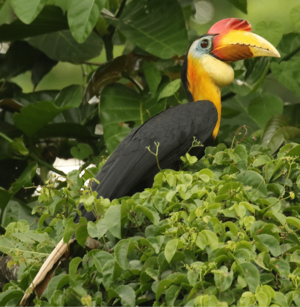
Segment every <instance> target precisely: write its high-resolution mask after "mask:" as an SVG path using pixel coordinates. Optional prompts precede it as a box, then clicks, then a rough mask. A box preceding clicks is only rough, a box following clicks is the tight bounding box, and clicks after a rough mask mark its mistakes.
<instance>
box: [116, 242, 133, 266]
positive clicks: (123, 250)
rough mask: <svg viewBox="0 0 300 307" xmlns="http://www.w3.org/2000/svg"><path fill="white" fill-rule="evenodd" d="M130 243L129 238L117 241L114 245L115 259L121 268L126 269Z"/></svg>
mask: <svg viewBox="0 0 300 307" xmlns="http://www.w3.org/2000/svg"><path fill="white" fill-rule="evenodd" d="M130 244H131V239H126V240H121V241H119V242H118V243H117V245H116V247H115V256H116V260H117V262H118V264H119V266H120V267H121V268H122V269H123V270H127V269H128V265H129V262H128V259H127V254H128V251H129V247H130Z"/></svg>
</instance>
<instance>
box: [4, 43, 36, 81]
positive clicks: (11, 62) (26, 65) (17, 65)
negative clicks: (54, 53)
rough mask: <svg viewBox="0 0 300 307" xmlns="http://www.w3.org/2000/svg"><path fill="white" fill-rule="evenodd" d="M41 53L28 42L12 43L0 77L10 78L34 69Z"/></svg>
mask: <svg viewBox="0 0 300 307" xmlns="http://www.w3.org/2000/svg"><path fill="white" fill-rule="evenodd" d="M40 55H41V53H40V52H39V51H38V50H36V49H35V48H33V47H32V46H30V45H29V44H28V43H26V42H19V41H17V42H14V43H12V44H11V45H10V47H9V49H8V51H7V53H6V54H5V57H4V59H3V60H2V61H1V66H0V79H2V78H4V79H10V78H12V77H15V76H17V75H19V74H21V73H24V72H25V71H27V70H30V69H32V67H33V65H34V64H35V62H36V61H37V58H38V57H39V56H40Z"/></svg>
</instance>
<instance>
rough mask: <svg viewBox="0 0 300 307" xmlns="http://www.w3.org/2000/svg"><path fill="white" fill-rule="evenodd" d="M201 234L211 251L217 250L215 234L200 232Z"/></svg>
mask: <svg viewBox="0 0 300 307" xmlns="http://www.w3.org/2000/svg"><path fill="white" fill-rule="evenodd" d="M201 233H202V234H204V235H205V236H206V239H207V242H208V244H209V246H210V248H211V250H215V249H217V248H218V246H219V240H218V237H217V235H216V234H215V233H213V232H212V231H210V230H202V231H201Z"/></svg>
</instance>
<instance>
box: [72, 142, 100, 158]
mask: <svg viewBox="0 0 300 307" xmlns="http://www.w3.org/2000/svg"><path fill="white" fill-rule="evenodd" d="M70 152H71V155H72V156H73V157H74V158H76V159H79V160H84V159H86V158H88V157H89V156H90V155H92V154H93V153H94V151H93V149H92V147H91V146H90V145H88V144H84V143H79V144H77V145H76V146H74V147H72V148H71V150H70Z"/></svg>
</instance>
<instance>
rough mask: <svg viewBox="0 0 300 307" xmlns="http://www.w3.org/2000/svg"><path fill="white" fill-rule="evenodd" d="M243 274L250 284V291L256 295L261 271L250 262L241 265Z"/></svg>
mask: <svg viewBox="0 0 300 307" xmlns="http://www.w3.org/2000/svg"><path fill="white" fill-rule="evenodd" d="M240 265H241V267H242V269H243V272H244V277H245V279H246V281H247V283H248V287H249V290H250V291H251V292H252V293H255V290H256V288H257V286H258V285H259V271H258V269H257V268H256V267H255V266H254V265H253V264H252V263H248V262H244V263H241V264H240Z"/></svg>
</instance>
